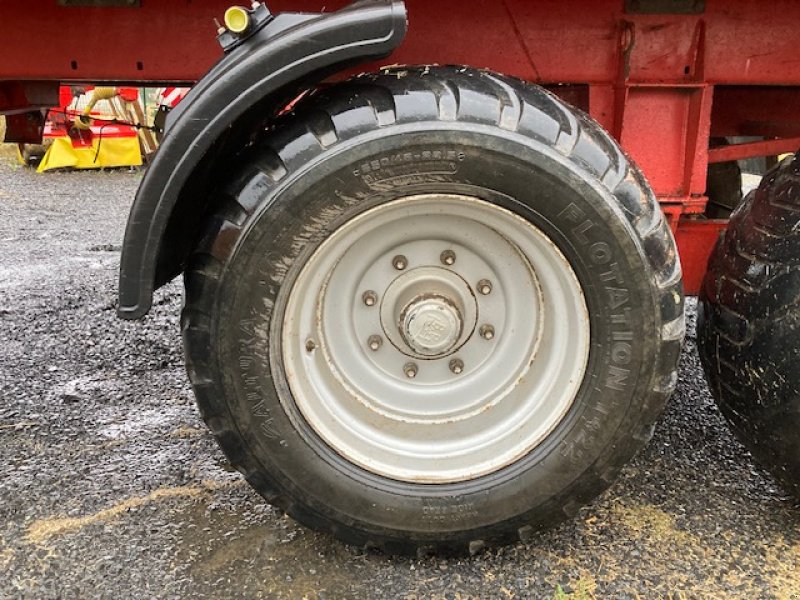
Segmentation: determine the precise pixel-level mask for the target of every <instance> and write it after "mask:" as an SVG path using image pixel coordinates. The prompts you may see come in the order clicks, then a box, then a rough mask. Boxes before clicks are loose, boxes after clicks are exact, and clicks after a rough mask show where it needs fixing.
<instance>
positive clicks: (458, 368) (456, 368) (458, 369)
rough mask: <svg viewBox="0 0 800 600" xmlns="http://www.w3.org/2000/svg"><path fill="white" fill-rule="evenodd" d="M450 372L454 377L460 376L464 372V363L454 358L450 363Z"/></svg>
mask: <svg viewBox="0 0 800 600" xmlns="http://www.w3.org/2000/svg"><path fill="white" fill-rule="evenodd" d="M450 370H451V371H452V372H453V373H455V374H456V375H461V373H462V372H463V371H464V361H462V360H461V359H460V358H454V359H453V360H451V361H450Z"/></svg>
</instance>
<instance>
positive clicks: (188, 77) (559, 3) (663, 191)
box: [0, 0, 800, 292]
mask: <svg viewBox="0 0 800 600" xmlns="http://www.w3.org/2000/svg"><path fill="white" fill-rule="evenodd" d="M229 2H230V0H193V1H192V2H187V1H186V0H149V1H147V2H144V1H143V2H141V3H139V4H140V6H138V7H137V6H134V7H126V8H80V7H63V6H59V3H58V2H56V1H55V0H53V1H52V2H49V3H45V4H43V5H41V6H37V8H36V10H35V11H32V10H31V8H30V3H29V2H25V1H23V0H12V1H8V2H5V3H4V6H3V13H4V15H3V16H4V22H5V23H7V24H12V25H11V26H7V27H6V28H5V31H4V35H3V36H2V37H0V56H3V57H4V61H3V64H2V65H0V112H16V113H24V112H26V111H29V110H30V109H31V108H39V107H42V106H49V105H55V104H57V96H58V94H57V87H56V86H57V84H56V83H55V82H58V81H65V82H67V81H88V82H100V81H116V82H173V83H183V82H191V81H193V80H195V79H197V78H198V77H200V76H201V75H202V73H203V72H205V71H206V70H207V68H208V67H209V66H210V65H211V64H212V63H213V61H214V60H216V58H217V57H218V56H219V55H220V53H221V51H220V50H219V47H218V46H217V44H216V42H215V41H214V39H213V38H214V33H215V32H214V26H213V17H215V16H217V17H218V16H219V15H221V13H222V12H223V10H224V9H225V8H226V6H227V5H228V4H229ZM406 2H407V6H408V11H409V15H410V17H409V18H410V29H409V35H408V38H407V40H406V42H405V43H404V45H403V46H402V47H401V49H400V50H399V51H398V52H397V53H396V54H395V55H394V56H393V57H392V59H391V60H392V61H395V62H400V63H460V64H470V65H473V66H478V67H486V68H490V69H493V70H496V71H500V72H503V73H507V74H510V75H515V76H518V77H522V78H524V79H527V80H530V81H535V82H538V83H541V84H543V85H548V86H549V87H551V89H555V90H556V91H557V92H559V93H562V94H563V95H565V96H566V97H567V99H568V100H569V101H571V102H573V103H576V104H578V105H579V106H580V107H581V108H583V109H585V110H587V111H588V112H589V113H590V114H591V116H592V117H594V118H595V119H597V120H598V121H599V122H600V123H601V124H603V125H604V126H605V127H606V128H607V129H608V130H609V131H610V132H611V133H612V135H614V136H615V137H616V138H617V139H618V140H619V141H620V143H621V144H622V146H623V148H625V150H626V151H627V152H628V153H629V154H631V155H632V156H633V158H634V159H635V160H636V162H637V163H638V164H639V165H640V166H641V168H642V170H643V171H644V173H645V175H646V176H647V178H648V180H649V181H650V183H651V185H652V186H653V189H654V190H655V192H656V194H657V195H658V197H659V200H660V201H661V202H662V206H663V208H664V211H665V213H666V214H667V216H668V217H669V218H670V221H671V223H672V226H673V229H674V231H675V233H676V237H677V240H678V244H679V249H680V252H681V257H682V260H683V264H684V270H685V282H686V287H687V290H688V291H690V292H694V291H696V290H697V289H698V286H699V282H700V278H701V277H702V274H703V271H704V270H705V262H706V258H707V256H708V253H709V251H710V248H711V246H712V245H713V241H714V239H715V237H716V235H717V233H718V231H719V229H720V227H721V225H720V223H718V222H713V221H708V220H705V219H703V218H702V217H701V215H702V213H703V211H704V209H705V203H706V198H705V196H704V192H705V187H706V170H707V165H708V163H709V160H711V161H720V160H731V159H737V158H743V157H746V156H756V155H760V154H772V153H776V152H782V151H786V150H792V149H795V148H797V147H800V53H798V52H797V48H798V47H800V2H797V1H796V0H771V1H770V2H761V1H759V0H705V6H704V9H703V10H702V12H699V13H696V14H695V13H687V14H644V13H643V12H642V11H641V10H642V9H639V11H638V12H633V11H629V12H626V10H625V4H626V3H625V2H624V0H492V1H488V0H436V1H431V0H406ZM134 4H135V3H134ZM268 4H269V6H270V8H271V9H272V10H274V11H283V10H308V11H319V10H320V9H322V8H323V6H324V7H325V8H326V9H327V10H334V9H336V8H338V7H340V6H343V5H344V4H346V0H334V1H331V0H316V1H315V0H275V1H270V2H269V3H268ZM631 4H632V5H633V4H636V5H638V6H640V7H644V8H645V10H646V7H647V6H648V5H655V4H663V3H652V2H649V0H641V1H639V2H637V3H631ZM681 4H687V5H697V4H702V3H698V2H689V3H687V2H681V1H679V0H678V1H676V2H674V3H673V5H674V6H680V5H681ZM37 40H46V43H45V44H44V45H42V44H40V45H39V46H38V48H37V51H35V52H32V51H31V50H30V46H31V44H32V43H33V44H35V43H37V42H36V41H37ZM48 82H53V83H48ZM561 84H569V85H567V86H564V87H561ZM18 120H19V119H18ZM19 121H20V123H22V124H23V125H24V124H26V122H22V121H21V120H19ZM27 124H29V123H27ZM10 128H11V123H10ZM711 135H714V136H733V135H754V136H763V137H765V138H769V139H767V141H765V142H760V143H757V144H749V145H733V146H728V147H725V148H716V149H712V150H709V137H710V136H711Z"/></svg>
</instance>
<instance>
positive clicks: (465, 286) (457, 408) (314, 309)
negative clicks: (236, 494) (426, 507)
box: [281, 194, 590, 483]
mask: <svg viewBox="0 0 800 600" xmlns="http://www.w3.org/2000/svg"><path fill="white" fill-rule="evenodd" d="M451 259H452V260H451ZM449 263H451V264H449ZM479 288H483V289H482V290H481V289H479ZM482 292H488V293H482ZM281 343H282V354H283V360H284V367H285V373H286V377H287V380H288V383H289V387H290V389H291V392H292V395H293V397H294V400H295V403H296V405H297V407H298V408H299V410H300V412H301V413H302V415H303V417H304V418H305V420H306V421H307V422H308V424H309V425H310V426H311V428H312V429H313V430H314V431H315V432H316V433H317V434H318V435H319V436H320V437H321V438H322V439H323V440H324V441H325V442H326V443H327V444H328V445H329V446H330V447H331V448H332V449H333V450H334V451H336V452H337V453H338V454H339V455H341V456H342V457H344V458H345V459H347V460H348V461H350V462H352V463H354V464H356V465H359V466H361V467H363V468H364V469H367V470H368V471H371V472H373V473H376V474H378V475H382V476H385V477H388V478H391V479H395V480H399V481H407V482H415V483H446V482H456V481H465V480H469V479H474V478H477V477H480V476H483V475H486V474H489V473H492V472H495V471H498V470H499V469H502V468H504V467H506V466H508V465H510V464H512V463H514V462H515V461H517V460H519V459H520V458H522V457H523V456H525V455H526V454H528V453H529V452H530V451H531V450H532V449H533V448H535V447H536V446H537V445H538V444H540V443H541V442H542V440H543V439H544V438H545V437H547V435H548V434H549V433H550V432H551V431H552V430H553V429H554V428H555V426H556V425H557V424H558V423H559V422H560V421H561V420H562V418H563V417H564V415H565V414H566V413H567V411H568V410H569V408H570V406H571V405H572V403H573V401H574V399H575V396H576V394H577V392H578V389H579V387H580V385H581V382H582V381H583V378H584V373H585V371H586V364H587V360H588V355H589V343H590V328H589V315H588V311H587V308H586V303H585V300H584V297H583V293H582V290H581V286H580V283H579V282H578V279H577V277H576V275H575V273H574V271H573V270H572V267H571V266H570V264H569V262H568V261H567V259H566V258H565V257H564V255H563V254H562V253H561V252H560V250H559V249H558V248H557V247H556V245H555V244H554V243H553V242H552V241H551V240H550V239H549V238H548V237H547V236H546V235H545V234H544V233H543V232H542V231H541V230H539V229H538V228H537V227H535V226H534V225H532V224H531V223H529V222H528V221H526V220H524V219H522V218H521V217H519V216H517V215H515V214H514V213H512V212H510V211H508V210H506V209H503V208H501V207H498V206H496V205H494V204H491V203H489V202H486V201H483V200H479V199H476V198H473V197H469V196H460V195H441V194H438V195H427V194H426V195H419V196H411V197H407V198H403V199H400V200H395V201H393V202H389V203H386V204H383V205H381V206H378V207H376V208H373V209H371V210H369V211H366V212H365V213H362V214H361V215H358V216H357V217H355V218H354V219H352V220H350V221H348V222H347V223H345V224H344V225H343V226H341V227H340V228H339V229H337V230H336V231H335V232H334V233H333V234H332V235H331V236H330V237H329V238H328V239H326V240H325V241H324V242H323V244H322V245H321V246H320V247H319V248H318V249H317V250H316V251H315V252H314V254H313V255H312V256H311V257H310V258H309V259H308V261H307V262H306V264H305V265H304V266H303V268H302V270H301V272H300V273H299V275H298V277H297V279H296V281H295V283H294V285H293V287H292V289H291V291H290V293H289V298H288V300H287V304H286V312H285V316H284V321H283V331H282V339H281Z"/></svg>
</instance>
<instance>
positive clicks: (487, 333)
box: [480, 325, 494, 340]
mask: <svg viewBox="0 0 800 600" xmlns="http://www.w3.org/2000/svg"><path fill="white" fill-rule="evenodd" d="M480 333H481V337H482V338H483V339H485V340H490V339H492V338H493V337H494V327H492V326H491V325H481V329H480Z"/></svg>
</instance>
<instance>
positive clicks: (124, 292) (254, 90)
mask: <svg viewBox="0 0 800 600" xmlns="http://www.w3.org/2000/svg"><path fill="white" fill-rule="evenodd" d="M405 32H406V11H405V6H404V4H403V2H402V1H399V0H378V1H368V2H356V3H354V4H352V5H350V6H348V7H346V8H344V9H342V10H340V11H337V12H334V13H329V14H303V13H282V14H279V15H277V16H276V17H275V19H274V20H273V21H272V22H270V23H269V24H268V25H267V26H266V27H264V28H263V29H261V30H260V31H258V32H257V33H256V34H254V35H253V36H252V37H251V38H250V39H248V40H246V41H245V42H244V43H242V44H241V45H239V46H238V47H236V48H235V49H233V50H232V51H231V52H230V53H228V54H226V55H225V56H224V57H223V58H222V59H221V60H220V61H219V62H218V63H217V64H216V65H215V66H214V67H213V68H212V69H211V70H210V71H209V72H208V73H207V74H206V75H205V76H204V77H203V78H202V79H201V80H200V81H199V82H198V83H197V85H195V86H194V88H192V90H191V91H190V92H189V94H187V96H186V97H185V98H184V99H183V100H182V101H181V103H180V104H179V105H178V107H177V108H176V109H175V110H174V111H172V112H171V113H170V114H169V116H168V119H167V130H166V132H165V135H164V139H163V140H162V142H161V146H160V148H159V150H158V152H157V154H156V157H155V158H154V160H153V162H152V163H151V164H150V166H149V168H148V170H147V172H146V174H145V176H144V178H143V179H142V183H141V185H140V186H139V190H138V191H137V193H136V199H135V200H134V203H133V207H132V208H131V213H130V216H129V218H128V224H127V228H126V231H125V241H124V244H123V247H122V259H121V265H120V278H119V308H118V311H117V313H118V315H119V316H120V317H122V318H124V319H138V318H140V317H142V316H143V315H145V314H146V313H147V311H148V310H150V306H151V304H152V296H153V290H154V289H155V288H156V287H157V286H158V285H161V284H163V283H165V280H164V277H163V271H164V269H163V267H162V268H161V271H162V273H161V274H159V275H158V276H157V268H159V265H160V263H163V262H164V260H163V257H160V255H161V254H162V252H163V251H164V248H163V247H164V245H165V244H164V234H165V231H166V229H167V224H168V222H169V221H170V217H171V215H172V213H173V210H174V209H175V206H176V203H177V202H178V199H179V198H180V196H181V192H182V190H183V188H184V186H185V185H186V184H187V182H188V181H190V179H191V178H192V175H193V174H194V173H195V171H196V170H197V168H198V165H199V164H200V163H201V161H202V159H203V158H204V157H205V156H206V154H208V153H209V150H211V149H212V147H214V145H215V143H216V142H217V141H218V139H219V138H220V136H222V135H223V134H224V133H225V132H226V131H229V130H230V129H231V127H232V126H233V125H234V124H235V123H236V122H238V121H240V120H242V119H244V118H245V117H246V115H247V113H248V111H249V110H251V109H252V107H254V106H256V105H257V104H259V103H262V102H263V101H264V99H265V98H268V97H270V96H275V97H281V94H280V92H281V90H286V89H287V88H289V89H291V88H293V87H295V86H296V83H297V82H298V81H303V82H304V84H306V85H308V83H309V82H314V81H319V80H320V79H322V78H324V77H325V76H327V75H329V74H331V73H332V72H335V70H338V68H341V67H344V66H349V65H352V64H354V63H358V62H366V61H368V60H373V59H377V58H381V57H384V56H388V55H389V54H390V53H391V52H392V50H394V49H395V48H396V47H397V46H398V45H399V44H400V42H401V41H402V40H403V37H404V36H405ZM184 258H185V257H184ZM176 260H180V259H179V258H174V257H170V261H171V262H176ZM168 273H169V276H170V277H172V276H174V275H176V274H177V273H176V272H173V271H169V272H168Z"/></svg>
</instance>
